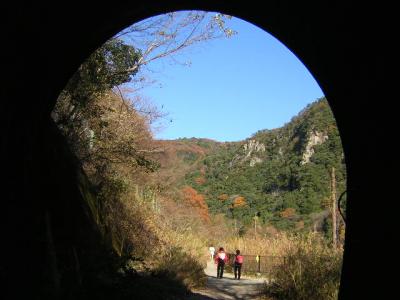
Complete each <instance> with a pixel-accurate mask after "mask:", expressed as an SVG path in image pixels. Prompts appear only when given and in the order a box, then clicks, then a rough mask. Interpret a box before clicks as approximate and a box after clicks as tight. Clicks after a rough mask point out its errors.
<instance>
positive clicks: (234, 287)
mask: <svg viewBox="0 0 400 300" xmlns="http://www.w3.org/2000/svg"><path fill="white" fill-rule="evenodd" d="M205 273H206V274H207V285H206V288H205V289H204V290H196V291H193V292H194V295H193V296H191V297H190V298H189V299H188V300H216V299H226V300H232V299H233V300H238V299H246V300H247V299H258V298H259V297H258V296H259V294H260V291H261V290H262V287H263V284H264V282H265V279H253V278H243V277H242V278H241V279H240V280H235V279H234V276H233V274H232V273H224V278H222V279H218V278H217V277H216V275H217V267H216V265H214V263H212V262H209V263H208V264H207V268H206V269H205Z"/></svg>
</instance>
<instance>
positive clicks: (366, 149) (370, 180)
mask: <svg viewBox="0 0 400 300" xmlns="http://www.w3.org/2000/svg"><path fill="white" fill-rule="evenodd" d="M160 2H161V3H160ZM160 2H157V1H148V2H147V3H146V4H145V3H143V4H137V3H135V4H128V5H124V6H122V5H121V6H117V5H116V6H114V7H113V8H110V9H108V7H94V8H93V7H91V8H80V9H78V10H77V8H76V7H68V6H66V7H65V10H64V11H63V12H62V13H59V11H58V10H57V9H55V8H54V7H46V8H44V7H35V8H34V9H33V10H32V11H29V12H28V9H27V10H26V11H25V12H24V13H25V15H26V16H29V18H28V20H30V21H32V22H33V24H37V27H36V28H35V29H32V32H30V34H31V35H30V36H29V40H30V41H34V39H35V38H37V36H39V37H40V38H43V39H45V38H48V40H47V43H46V47H43V46H41V47H42V48H40V49H41V50H42V51H43V53H45V55H43V59H44V61H46V65H45V66H46V67H45V68H44V69H40V68H38V72H40V74H41V75H42V76H43V78H44V80H43V81H44V82H45V83H43V81H41V80H38V79H36V81H33V82H35V83H38V85H37V86H40V89H41V90H40V92H39V94H40V95H36V96H35V97H36V98H35V99H36V100H37V102H36V103H35V104H36V105H33V104H32V103H28V102H27V101H26V100H24V99H23V98H24V97H25V96H29V94H28V93H26V92H25V93H26V94H21V96H18V97H19V98H18V99H20V100H21V101H22V103H26V104H27V106H26V108H25V110H26V112H28V111H29V113H26V116H28V117H27V118H26V120H24V122H25V123H24V124H26V125H27V126H29V124H38V123H40V122H39V121H37V119H35V117H32V116H36V118H37V116H46V115H49V113H50V111H51V110H52V107H53V106H54V103H55V101H56V99H57V96H58V94H59V92H60V91H61V90H62V88H63V86H64V85H65V84H66V82H67V81H68V79H69V78H70V77H71V75H72V73H73V72H74V70H76V69H77V68H78V66H79V65H80V64H81V63H82V62H83V61H84V58H85V57H87V56H88V55H89V54H90V53H92V52H93V51H94V50H95V49H96V48H97V47H99V46H100V45H101V44H102V43H104V42H105V41H106V40H107V39H108V38H109V37H111V36H112V35H113V34H115V33H116V32H118V31H119V30H121V29H122V28H125V27H126V26H127V25H129V24H132V23H135V22H137V21H139V20H142V19H145V18H147V17H150V16H152V15H155V14H162V13H164V12H167V11H176V10H190V9H192V10H207V11H220V12H224V13H227V14H230V15H234V16H237V17H239V18H241V19H243V20H246V21H248V22H251V23H253V24H254V25H256V26H258V27H260V28H262V29H264V30H265V31H267V32H269V33H271V34H273V35H274V36H275V37H277V38H278V39H279V40H280V41H281V42H282V43H284V44H285V45H286V46H287V47H288V48H289V49H291V51H293V52H294V53H295V54H296V55H297V56H298V57H299V58H300V59H301V61H302V62H303V63H304V64H305V65H306V66H307V68H308V69H309V70H310V72H311V73H312V74H313V76H314V77H315V78H316V80H317V81H318V83H319V85H320V87H321V89H322V90H323V91H324V93H325V95H326V97H327V99H328V100H329V101H330V102H329V104H330V106H331V109H332V111H333V113H334V115H335V118H336V121H337V124H338V127H339V130H340V133H341V137H342V142H343V148H344V152H345V153H346V159H347V161H346V165H347V168H348V197H349V198H350V199H351V202H349V204H348V208H347V212H348V229H347V232H346V241H345V243H346V246H345V253H344V266H343V273H342V282H341V288H340V296H339V298H340V299H354V295H357V296H360V295H365V296H367V297H370V296H371V295H372V293H373V292H376V294H377V295H380V296H382V293H383V294H384V293H387V292H389V291H390V286H389V287H386V288H385V289H383V290H380V291H378V290H377V289H375V290H373V291H371V290H370V291H368V290H366V289H365V286H374V285H375V284H377V285H381V286H386V285H385V284H389V283H391V281H390V278H388V276H382V277H380V278H374V279H373V278H371V276H369V275H368V274H369V270H374V271H376V272H380V274H381V273H382V272H384V271H385V267H386V266H387V265H388V262H389V259H390V257H391V256H390V255H386V256H385V254H386V252H385V250H387V249H388V248H389V247H388V245H390V244H391V243H392V242H393V244H394V236H395V235H394V234H393V233H394V230H393V228H396V226H395V225H394V224H393V221H392V218H384V217H383V216H381V215H378V216H377V217H376V218H377V220H378V222H377V223H378V224H377V226H375V227H374V226H372V225H373V224H371V222H370V219H369V218H370V216H371V215H373V214H374V212H375V210H376V207H375V206H374V205H373V203H372V199H374V198H382V197H383V198H386V199H390V198H391V197H392V194H391V192H392V190H391V189H390V186H395V182H394V181H393V179H390V178H388V176H387V175H386V174H387V173H386V172H388V171H386V170H385V169H384V165H385V166H388V168H389V169H390V167H391V168H392V169H393V166H391V165H390V163H391V160H390V157H385V152H384V151H383V150H382V149H380V148H379V147H377V146H375V145H374V144H372V145H371V144H369V143H368V142H367V141H368V138H369V137H370V136H374V137H376V138H389V137H390V134H389V133H390V130H388V132H387V133H384V132H381V131H380V130H381V129H383V127H382V125H380V126H374V124H370V122H368V121H369V118H372V116H374V115H375V116H377V117H376V118H377V119H378V120H379V121H380V122H385V118H384V117H383V116H384V115H385V116H390V114H391V113H392V114H393V112H390V111H387V110H385V109H384V108H383V107H378V106H376V105H373V104H371V103H373V101H374V99H379V98H380V96H381V94H380V93H381V92H382V90H383V89H384V87H385V81H386V79H387V77H386V75H385V71H387V70H389V62H388V59H387V58H386V56H388V55H390V54H391V53H390V51H389V50H388V48H387V47H384V46H382V47H381V45H384V43H383V42H384V41H385V39H387V38H388V34H389V35H390V33H389V29H386V30H388V31H387V34H385V32H386V31H385V28H389V27H387V25H388V24H387V23H385V22H383V23H380V24H375V23H374V22H370V20H369V17H370V16H371V15H372V16H374V15H377V14H378V11H379V12H382V6H380V7H379V6H378V7H365V6H364V7H362V8H364V9H366V10H367V13H366V14H363V13H362V12H360V7H356V6H353V5H351V4H349V5H346V6H345V5H344V4H329V3H325V2H324V3H321V2H315V3H309V4H304V3H290V2H289V1H282V2H278V1H276V2H268V3H266V4H265V5H264V6H261V4H253V5H250V4H249V3H245V2H237V3H212V2H208V1H193V2H192V3H190V4H189V3H185V2H183V1H174V0H171V1H168V2H162V1H160ZM29 8H31V7H29ZM41 9H43V11H44V12H45V13H43V12H39V10H41ZM379 9H380V10H379ZM375 10H378V11H375ZM34 13H38V15H40V16H42V15H45V16H46V19H45V20H42V21H41V22H39V21H38V20H35V18H34V17H33V15H34ZM22 15H24V14H22ZM25 15H24V16H25ZM71 19H72V20H71ZM18 20H21V19H18ZM379 21H380V20H379ZM24 22H27V20H25V21H23V20H21V24H25V23H24ZM39 28H43V32H40V30H39ZM12 32H13V33H14V31H12ZM38 32H40V34H39V35H35V33H38ZM379 33H380V34H379ZM49 36H50V38H49ZM58 36H63V39H62V40H59V39H57V37H58ZM371 36H374V38H375V39H376V40H374V41H375V43H374V44H369V41H370V39H371ZM50 42H51V43H50ZM76 45H79V47H76ZM32 49H33V47H32ZM17 53H19V52H17ZM60 56H61V57H62V58H63V59H62V60H60V59H59V57H60ZM366 61H367V62H368V63H365V62H366ZM54 62H57V64H55V63H54ZM22 66H23V64H21V67H22ZM10 69H11V68H10ZM14 72H16V71H14ZM11 74H17V73H12V72H11ZM31 85H32V86H31V87H32V90H34V88H35V86H34V85H33V84H32V83H31ZM11 86H12V87H15V86H17V85H15V83H14V84H13V85H11ZM383 92H385V91H383ZM9 95H10V96H11V95H13V93H12V92H10V94H9ZM386 95H387V94H386ZM389 95H390V94H389ZM38 103H39V104H40V105H37V104H38ZM13 105H14V104H9V107H8V106H7V109H8V112H10V115H13V114H14V113H15V111H16V109H17V108H16V107H17V106H13ZM9 118H10V119H9V120H10V122H14V121H13V119H12V118H11V117H9ZM43 119H46V118H45V117H44V118H43ZM43 122H45V121H43ZM11 124H13V123H11ZM46 124H47V123H43V124H42V123H40V124H39V125H37V128H38V129H37V131H34V132H33V133H32V134H29V132H28V133H23V134H25V135H22V137H23V138H22V139H25V140H26V142H25V143H28V145H31V146H32V145H36V146H37V144H35V143H39V142H40V141H33V140H34V137H36V136H39V137H40V136H41V135H40V132H41V129H43V128H47V127H46V126H50V125H48V124H47V125H46ZM383 124H386V123H383ZM389 125H391V124H390V123H389ZM19 128H20V127H18V126H16V129H14V130H15V131H14V135H18V134H21V132H18V131H17V130H18V129H19ZM35 129H36V127H35ZM10 130H11V129H10ZM10 132H12V131H10ZM13 141H14V140H13ZM13 147H14V146H13ZM32 148H34V147H33V146H32ZM39 148H40V147H39ZM13 149H14V148H13ZM15 149H16V148H15ZM29 149H31V148H29ZM25 150H26V151H32V152H31V154H32V156H33V157H34V158H35V157H38V155H39V154H38V152H34V151H38V150H27V149H26V148H25V149H24V151H25ZM20 151H21V150H20ZM20 153H21V152H20ZM389 153H390V152H389ZM10 155H11V154H10ZM13 155H16V154H13ZM13 155H11V157H16V156H13ZM371 157H373V158H374V159H372V160H371V159H370V158H371ZM366 161H368V162H370V165H369V166H368V167H367V166H365V162H366ZM42 163H43V165H46V162H45V161H43V160H42ZM22 168H25V166H22ZM26 168H30V167H26ZM10 169H11V168H10ZM371 169H372V170H374V172H375V173H374V174H369V170H371ZM393 170H394V169H393ZM10 174H12V176H15V178H18V177H17V175H14V173H13V172H10ZM28 174H31V173H29V172H28ZM39 174H40V173H39ZM10 176H11V175H10ZM13 178H14V177H13ZM28 178H32V182H29V183H25V188H26V189H29V188H30V187H32V186H33V185H34V184H35V183H38V182H39V179H40V177H39V178H38V179H34V178H33V177H28ZM386 181H387V182H386ZM388 185H389V188H388V189H387V191H383V192H381V189H382V188H384V187H387V186H388ZM36 193H38V194H34V196H33V198H34V199H37V200H39V199H40V197H39V192H36ZM8 197H9V199H14V198H13V197H14V196H12V195H11V196H8ZM49 197H50V196H49ZM365 199H368V200H367V201H365ZM363 200H364V202H363ZM24 201H27V200H24ZM23 203H25V202H23ZM8 205H9V206H7V209H8V210H6V211H10V212H11V211H13V209H15V207H14V206H12V205H11V204H8ZM29 208H30V206H28V207H27V208H26V211H25V213H26V214H27V215H29V214H33V213H32V212H30V211H29ZM33 211H36V210H33ZM381 212H382V210H381ZM388 214H389V215H390V212H388ZM392 214H393V212H392ZM12 224H13V222H12V220H8V219H7V220H6V225H9V226H10V227H11V226H12ZM32 224H34V222H33V221H32ZM6 228H8V227H6ZM392 234H393V235H392ZM6 236H8V235H6ZM16 241H19V240H16ZM16 243H17V242H16ZM20 243H22V242H20ZM17 244H18V243H17ZM22 244H24V243H22ZM380 245H383V247H380ZM33 253H34V254H37V252H35V251H33ZM389 253H391V252H389ZM376 254H380V260H368V262H369V265H368V266H366V265H365V261H366V260H367V259H368V258H370V257H374V255H376ZM382 261H383V262H382ZM354 278H357V280H356V281H355V280H354ZM392 289H393V288H392ZM352 296H353V298H352Z"/></svg>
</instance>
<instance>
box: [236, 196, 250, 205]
mask: <svg viewBox="0 0 400 300" xmlns="http://www.w3.org/2000/svg"><path fill="white" fill-rule="evenodd" d="M246 204H247V202H246V198H245V197H242V196H239V197H236V198H235V199H234V200H233V204H232V205H233V207H242V206H245V205H246Z"/></svg>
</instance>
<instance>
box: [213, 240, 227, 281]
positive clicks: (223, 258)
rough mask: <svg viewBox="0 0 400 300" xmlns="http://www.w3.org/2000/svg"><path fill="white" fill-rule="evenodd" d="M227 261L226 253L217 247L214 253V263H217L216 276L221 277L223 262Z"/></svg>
mask: <svg viewBox="0 0 400 300" xmlns="http://www.w3.org/2000/svg"><path fill="white" fill-rule="evenodd" d="M227 261H228V255H227V254H226V253H225V250H224V248H222V247H221V248H219V250H218V252H217V254H216V255H215V263H216V264H217V278H222V277H223V275H224V268H225V263H226V262H227Z"/></svg>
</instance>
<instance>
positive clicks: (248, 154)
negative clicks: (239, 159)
mask: <svg viewBox="0 0 400 300" xmlns="http://www.w3.org/2000/svg"><path fill="white" fill-rule="evenodd" d="M257 152H261V153H262V152H265V145H264V144H263V143H260V142H259V141H257V140H248V141H247V143H245V144H244V145H243V153H244V157H243V161H246V160H250V163H249V165H250V167H253V166H254V165H255V164H257V163H260V162H262V161H263V160H262V159H261V158H260V157H258V156H254V155H253V156H252V154H253V153H257Z"/></svg>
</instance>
